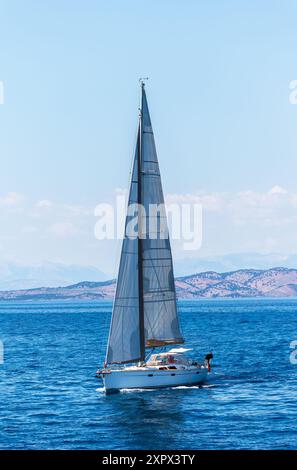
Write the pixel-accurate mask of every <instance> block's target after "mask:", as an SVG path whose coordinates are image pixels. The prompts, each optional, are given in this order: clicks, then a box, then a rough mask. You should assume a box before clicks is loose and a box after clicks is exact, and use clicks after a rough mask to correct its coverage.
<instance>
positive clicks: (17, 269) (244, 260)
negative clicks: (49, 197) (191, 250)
mask: <svg viewBox="0 0 297 470" xmlns="http://www.w3.org/2000/svg"><path fill="white" fill-rule="evenodd" d="M274 266H283V267H286V268H295V267H296V266H297V254H292V255H284V254H277V253H270V254H267V255H263V254H259V253H231V254H227V255H221V256H207V257H206V256H200V257H199V258H194V257H191V258H184V259H175V260H174V272H175V275H176V276H177V277H181V276H186V275H188V274H190V273H202V272H206V271H216V272H219V273H222V272H230V271H237V270H239V269H264V270H268V269H270V268H273V267H274ZM114 275H115V274H114ZM112 276H113V275H107V274H106V273H104V272H103V271H101V270H100V269H98V268H97V267H95V266H81V265H66V264H62V263H54V262H43V263H40V264H39V265H32V266H30V265H27V266H25V265H19V264H16V263H12V262H10V263H7V262H6V263H3V262H2V263H0V290H19V289H34V288H36V287H42V286H46V287H60V286H69V285H70V284H75V283H78V282H80V281H82V280H86V281H94V282H102V281H107V280H108V279H110V278H111V277H112Z"/></svg>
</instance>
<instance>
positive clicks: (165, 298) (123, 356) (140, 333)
mask: <svg viewBox="0 0 297 470" xmlns="http://www.w3.org/2000/svg"><path fill="white" fill-rule="evenodd" d="M141 90H142V97H141V112H140V118H139V128H138V138H137V145H136V151H135V157H134V163H133V169H132V178H131V185H130V193H129V199H128V208H130V209H129V211H128V213H127V217H126V224H125V236H124V240H123V245H122V253H121V260H120V267H119V275H118V281H117V288H116V294H115V301H114V306H113V313H112V321H111V326H110V333H109V340H108V346H107V354H106V361H105V362H106V364H112V363H117V364H123V363H127V362H138V361H143V360H144V359H145V348H146V347H157V346H166V345H172V344H180V343H183V342H184V340H183V338H182V335H181V332H180V327H179V321H178V316H177V307H176V293H175V285H174V275H173V266H172V255H171V248H170V241H169V236H168V227H167V220H166V213H165V209H164V197H163V191H162V185H161V177H160V171H159V164H158V159H157V153H156V148H155V141H154V135H153V130H152V125H151V119H150V115H149V110H148V105H147V99H146V94H145V89H144V84H143V83H142V87H141ZM135 204H138V205H141V206H142V207H143V210H139V207H138V206H137V207H138V229H137V231H138V233H137V234H136V236H131V233H128V227H129V225H131V222H132V221H133V218H135V213H133V210H132V211H131V206H132V207H133V205H134V207H135Z"/></svg>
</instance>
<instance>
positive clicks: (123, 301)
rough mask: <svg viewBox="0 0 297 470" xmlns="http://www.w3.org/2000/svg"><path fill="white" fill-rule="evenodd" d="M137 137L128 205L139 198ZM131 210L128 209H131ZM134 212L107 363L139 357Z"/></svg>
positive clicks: (124, 250)
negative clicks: (132, 233)
mask: <svg viewBox="0 0 297 470" xmlns="http://www.w3.org/2000/svg"><path fill="white" fill-rule="evenodd" d="M138 146H139V135H138V139H137V145H136V152H135V158H134V162H133V168H132V176H131V183H130V194H129V200H128V207H131V206H133V204H136V203H137V199H138V176H137V175H138V167H137V155H138V151H139V150H138V149H139V147H138ZM128 214H129V213H128ZM132 219H133V214H132V215H127V217H126V222H125V236H124V239H123V244H122V253H121V259H120V266H119V274H118V280H117V287H116V294H115V300H114V305H113V312H112V320H111V326H110V333H109V340H108V346H107V353H106V361H105V362H106V363H107V364H112V363H126V362H137V361H139V360H140V355H141V353H140V328H139V326H140V325H139V285H138V238H137V236H136V237H134V238H132V237H131V236H130V235H131V234H128V235H129V236H127V226H128V224H129V222H133V220H132Z"/></svg>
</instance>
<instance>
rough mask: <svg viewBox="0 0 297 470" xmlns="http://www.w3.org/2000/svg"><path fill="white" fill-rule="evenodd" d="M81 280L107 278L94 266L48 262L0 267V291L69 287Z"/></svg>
mask: <svg viewBox="0 0 297 470" xmlns="http://www.w3.org/2000/svg"><path fill="white" fill-rule="evenodd" d="M82 279H88V280H90V281H105V280H106V279H108V276H106V274H104V273H103V272H102V271H100V270H99V269H97V268H95V267H94V266H78V265H66V264H62V263H50V262H45V263H42V264H39V265H35V266H21V265H17V264H14V263H4V264H1V265H0V290H12V289H33V288H36V287H41V286H46V287H57V286H69V284H74V283H76V282H79V281H81V280H82Z"/></svg>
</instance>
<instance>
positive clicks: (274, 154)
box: [0, 0, 297, 270]
mask: <svg viewBox="0 0 297 470" xmlns="http://www.w3.org/2000/svg"><path fill="white" fill-rule="evenodd" d="M0 13H1V28H0V80H2V81H3V82H4V89H5V103H4V105H2V106H0V128H1V139H0V156H1V172H0V183H1V185H0V188H1V189H0V198H1V197H2V198H4V200H5V197H6V195H7V193H10V192H15V193H17V194H19V195H22V197H23V201H25V202H23V205H24V207H23V210H22V211H21V209H20V208H19V213H18V216H17V217H16V216H15V215H14V216H13V217H12V216H10V217H9V215H8V214H4V215H3V218H2V220H3V221H5V229H4V232H5V233H6V235H5V236H3V235H2V241H1V247H2V249H0V261H1V259H3V260H4V259H14V261H19V262H26V263H29V262H30V259H31V261H32V262H33V261H34V262H38V261H39V260H40V261H41V260H44V259H49V260H59V261H61V262H65V263H69V262H71V261H73V262H78V263H83V264H88V263H93V264H102V265H104V266H103V268H104V269H105V270H108V269H109V267H108V260H107V259H105V258H104V254H103V253H102V250H101V249H100V246H99V245H98V243H97V244H96V242H95V241H94V240H93V239H92V225H93V223H94V220H93V221H91V219H90V220H89V222H88V224H89V225H88V224H87V223H86V224H85V226H84V228H86V231H88V230H90V234H91V235H90V237H89V238H88V241H86V239H83V238H79V237H77V238H75V237H73V238H71V237H72V236H71V230H70V229H69V239H67V237H64V238H61V240H57V239H51V238H50V237H49V236H47V238H46V240H47V241H46V242H45V241H44V238H42V236H41V235H40V229H41V227H42V223H41V222H40V224H39V225H38V223H32V210H33V209H32V207H35V205H36V203H38V201H40V200H48V201H50V202H51V203H52V204H53V205H58V206H59V207H60V206H63V207H64V205H79V206H80V207H87V208H92V207H94V205H95V204H97V203H98V202H102V201H105V200H108V199H110V198H111V197H113V192H114V189H115V188H118V187H121V188H122V187H126V185H127V182H128V171H129V166H130V161H131V155H132V151H133V146H134V140H135V132H136V121H137V107H138V92H139V90H138V77H139V76H142V75H144V76H149V77H150V80H149V83H148V85H147V94H148V100H149V105H150V109H151V116H152V120H153V126H154V130H155V136H156V142H157V150H158V154H159V160H160V167H161V171H162V174H163V185H164V191H165V193H166V194H167V193H170V194H172V193H175V194H185V193H189V194H194V193H197V192H200V191H204V192H205V193H207V194H213V193H216V194H217V193H218V194H219V195H222V194H223V193H226V192H228V193H230V195H229V196H228V197H229V198H231V199H232V194H233V197H234V198H235V199H236V198H237V194H238V193H239V192H241V191H247V190H249V191H252V192H255V193H257V194H258V197H260V196H259V194H262V195H263V194H265V193H266V192H268V191H269V190H270V189H271V188H272V187H274V186H276V185H277V186H280V187H282V188H284V189H285V190H287V191H288V194H289V196H288V197H287V198H288V199H289V201H292V198H293V199H294V195H295V193H296V192H297V190H296V170H297V159H296V154H297V153H296V151H297V132H296V128H297V106H293V105H291V104H290V103H289V82H290V81H291V80H293V79H296V78H297V61H296V57H297V29H296V17H297V4H296V2H294V1H272V0H270V1H268V0H266V1H265V0H263V1H261V2H259V1H256V0H254V1H250V0H249V1H247V0H246V1H241V2H238V1H235V0H234V1H224V0H217V1H212V2H202V1H197V0H193V1H192V0H186V1H181V0H180V1H175V0H162V1H160V0H158V1H157V0H150V2H140V1H139V0H138V1H136V0H135V1H133V0H125V1H120V0H118V1H115V0H108V1H100V0H97V1H95V0H87V1H82V0H80V1H70V0H69V1H66V0H63V1H61V0H60V1H58V0H51V1H49V0H43V1H42V2H38V1H37V0H35V1H32V0H31V1H30V0H27V1H21V0H18V1H16V0H9V1H8V0H7V1H1V2H0ZM219 197H221V196H219ZM263 197H264V196H263ZM0 201H1V199H0ZM257 204H258V203H256V205H257ZM0 205H1V204H0ZM2 205H3V206H5V204H2ZM8 205H9V204H8ZM264 205H265V204H264ZM6 206H7V204H6ZM15 206H16V205H14V210H16V207H15ZM276 206H277V207H278V209H279V204H278V203H277V204H276ZM265 207H266V206H265ZM286 207H287V206H286ZM291 209H292V208H291ZM291 209H290V210H291ZM295 209H296V208H295V206H294V210H295ZM3 210H4V209H3ZM206 210H207V208H206ZM26 211H27V212H26ZM30 211H31V212H30ZM282 212H283V210H282ZM55 213H56V212H55ZM294 214H295V213H294V212H293V210H291V212H290V217H291V218H292V220H293V218H294ZM270 215H271V214H270ZM35 217H36V218H37V216H35ZM62 217H63V216H62V215H61V218H62ZM263 217H264V218H265V217H267V214H266V213H265V214H264V216H263ZM61 218H60V219H59V220H58V222H57V220H56V219H57V216H56V215H55V214H53V215H52V216H51V218H50V216H48V219H47V221H46V222H45V221H44V224H48V225H54V224H56V223H62V222H61V220H62V219H61ZM222 218H224V216H223V215H222V214H220V215H219V216H218V217H217V218H216V215H215V214H212V215H211V218H210V219H209V222H208V219H207V215H206V219H205V224H206V225H204V227H205V230H206V235H205V237H206V238H205V243H204V248H205V254H216V253H219V254H225V253H228V252H232V251H251V250H252V251H262V252H267V251H269V249H268V248H267V243H266V241H267V238H269V236H271V238H273V237H274V238H275V239H276V241H275V242H273V243H272V244H271V250H272V251H277V252H281V251H284V252H294V251H296V252H297V249H295V245H294V244H296V247H297V243H296V242H297V239H296V237H295V238H292V237H293V235H292V236H291V238H290V240H289V241H288V240H287V239H285V238H282V236H283V231H284V230H289V231H290V232H294V233H296V224H295V226H290V227H287V228H285V227H282V229H280V230H281V231H280V232H279V233H277V236H276V235H275V236H274V235H273V233H272V234H270V232H273V230H272V229H271V228H270V229H267V231H266V232H265V234H264V233H262V227H260V228H259V230H258V225H257V224H256V223H254V225H252V226H251V225H250V224H249V228H248V229H243V234H244V235H245V236H246V237H248V238H247V240H245V239H244V237H243V240H242V247H241V245H240V243H239V240H238V239H240V238H241V235H243V234H241V233H240V231H239V233H236V237H237V240H234V241H233V240H232V238H231V240H230V236H232V233H233V232H234V230H232V227H230V224H229V223H228V224H226V226H224V224H222V223H221V222H220V220H221V219H222ZM292 220H291V222H292ZM295 222H296V221H295ZM207 223H208V224H209V225H207ZM71 224H72V221H71ZM79 224H81V225H84V222H82V221H80V222H79ZM44 226H45V225H44ZM44 226H43V228H44ZM26 228H27V231H26V230H25V233H27V234H28V233H29V232H30V230H31V235H30V237H29V239H26V237H25V236H22V237H20V236H18V234H19V233H20V231H21V230H23V229H26ZM264 228H265V227H264ZM264 228H263V230H264ZM207 230H208V231H207ZM269 230H270V232H269ZM217 231H219V232H220V234H221V236H220V240H216V237H215V236H214V232H216V233H217ZM12 233H14V234H15V238H14V239H13V236H12ZM55 236H57V233H56V234H55ZM286 236H288V235H286ZM294 236H295V235H294ZM3 237H4V238H3ZM43 237H46V236H45V234H44V233H43ZM261 237H262V238H261ZM250 239H252V240H253V241H254V243H250V245H251V246H250V245H249V241H250ZM42 240H43V241H42ZM265 240H266V241H265ZM16 244H17V247H16ZM284 245H286V246H284ZM282 247H283V250H282ZM241 248H242V250H241ZM78 252H79V255H78ZM24 253H25V254H24ZM179 256H180V257H182V254H181V253H180V254H179ZM197 256H199V254H197ZM72 258H73V259H72Z"/></svg>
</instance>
